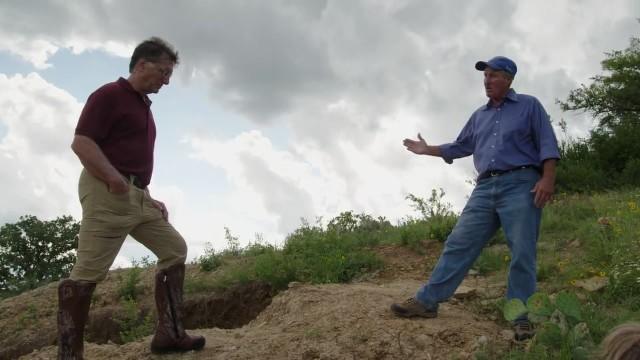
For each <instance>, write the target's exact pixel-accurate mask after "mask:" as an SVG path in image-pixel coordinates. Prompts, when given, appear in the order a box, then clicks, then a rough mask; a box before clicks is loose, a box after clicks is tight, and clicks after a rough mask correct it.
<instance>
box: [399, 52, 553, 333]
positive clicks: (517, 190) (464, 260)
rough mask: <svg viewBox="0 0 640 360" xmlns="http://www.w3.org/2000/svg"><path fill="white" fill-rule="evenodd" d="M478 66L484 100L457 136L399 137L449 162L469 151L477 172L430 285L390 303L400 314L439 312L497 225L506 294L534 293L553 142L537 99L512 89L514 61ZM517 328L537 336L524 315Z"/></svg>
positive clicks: (427, 315)
mask: <svg viewBox="0 0 640 360" xmlns="http://www.w3.org/2000/svg"><path fill="white" fill-rule="evenodd" d="M475 68H476V69H477V70H480V71H483V72H484V87H485V92H486V95H487V97H488V98H489V101H488V102H487V104H485V105H482V106H481V107H480V108H479V109H477V110H476V111H475V112H474V113H473V114H472V115H471V118H470V119H469V121H468V122H467V124H466V125H465V126H464V128H463V129H462V131H461V132H460V135H459V136H458V138H457V139H456V140H455V141H454V142H452V143H448V144H443V145H439V146H433V145H428V144H427V143H426V142H425V140H424V139H423V138H422V136H421V135H420V134H418V139H417V140H411V139H405V140H404V146H405V147H406V148H407V150H409V151H411V152H413V153H415V154H419V155H431V156H438V157H441V158H443V159H444V161H445V162H447V163H449V164H450V163H452V162H453V159H458V158H462V157H466V156H469V155H473V163H474V165H475V168H476V170H477V171H478V174H479V176H478V178H477V182H476V187H475V188H474V190H473V192H472V193H471V196H470V198H469V201H468V202H467V204H466V206H465V208H464V210H463V211H462V213H461V214H460V217H459V219H458V222H457V224H456V226H455V227H454V229H453V231H452V232H451V234H450V235H449V237H448V238H447V241H446V242H445V246H444V250H443V252H442V254H441V256H440V259H439V260H438V264H437V265H436V267H435V268H434V270H433V272H432V273H431V277H430V278H429V281H428V282H427V284H425V285H424V286H422V287H421V288H420V289H419V290H418V292H417V293H416V295H415V296H414V297H411V298H410V299H408V300H406V301H405V302H403V303H396V304H393V305H391V311H393V313H395V314H396V315H398V316H401V317H424V318H433V317H436V316H437V314H438V303H440V302H444V301H446V300H447V299H449V298H450V297H451V296H452V295H453V294H454V292H455V290H456V289H457V287H458V286H459V285H460V283H461V282H462V280H463V278H464V277H465V275H466V274H467V272H468V271H469V268H470V267H471V265H472V264H473V263H474V261H475V260H476V258H477V257H478V256H479V255H480V252H481V251H482V248H483V247H484V246H485V244H486V243H487V242H488V241H489V239H490V238H491V237H492V236H493V235H494V234H495V232H496V231H497V230H498V228H499V227H502V229H503V231H504V233H505V236H506V239H507V245H508V246H509V249H510V250H511V264H510V266H509V278H508V284H507V285H508V286H507V294H506V295H507V299H514V298H516V299H520V300H522V301H523V302H525V303H526V301H527V299H528V298H529V297H530V296H531V295H532V294H533V293H534V292H535V290H536V242H537V239H538V231H539V227H540V217H541V214H542V208H543V207H544V206H545V204H546V203H547V202H548V201H549V200H550V199H551V196H552V194H553V192H554V186H555V166H556V161H557V160H558V159H559V158H560V153H559V151H558V143H557V140H556V137H555V134H554V132H553V128H552V127H551V123H550V121H549V116H548V115H547V113H546V111H545V110H544V108H543V107H542V105H541V104H540V102H539V101H538V99H536V98H535V97H533V96H530V95H524V94H516V92H515V91H514V90H513V89H511V83H512V82H513V78H514V76H515V75H516V72H517V67H516V64H515V63H514V62H513V61H512V60H511V59H509V58H506V57H504V56H496V57H494V58H492V59H491V60H489V61H478V62H477V63H476V66H475ZM514 330H515V338H516V340H524V339H528V338H530V337H532V336H533V335H534V332H533V328H532V326H531V323H530V322H529V320H528V319H527V316H526V315H524V316H522V317H521V318H519V319H517V320H516V321H515V322H514Z"/></svg>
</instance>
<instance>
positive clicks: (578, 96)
mask: <svg viewBox="0 0 640 360" xmlns="http://www.w3.org/2000/svg"><path fill="white" fill-rule="evenodd" d="M606 56H607V59H605V60H603V61H602V69H603V70H605V71H607V72H609V74H607V75H596V76H594V77H593V78H592V79H593V83H592V84H591V85H589V86H586V85H584V84H582V86H581V87H580V88H579V89H575V90H572V91H571V92H570V93H569V96H568V98H567V101H566V102H562V101H559V103H560V106H561V107H562V109H563V110H564V111H569V110H584V111H587V112H590V113H591V114H593V115H594V117H595V118H596V119H598V120H599V127H601V128H609V127H610V126H612V125H615V124H619V123H620V122H624V121H637V120H638V119H639V118H640V38H631V44H630V45H629V47H628V48H627V49H625V50H618V51H613V52H611V53H607V54H606Z"/></svg>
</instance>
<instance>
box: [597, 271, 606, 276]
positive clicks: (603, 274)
mask: <svg viewBox="0 0 640 360" xmlns="http://www.w3.org/2000/svg"><path fill="white" fill-rule="evenodd" d="M598 275H600V276H602V277H605V276H607V273H606V272H604V271H600V272H599V273H598Z"/></svg>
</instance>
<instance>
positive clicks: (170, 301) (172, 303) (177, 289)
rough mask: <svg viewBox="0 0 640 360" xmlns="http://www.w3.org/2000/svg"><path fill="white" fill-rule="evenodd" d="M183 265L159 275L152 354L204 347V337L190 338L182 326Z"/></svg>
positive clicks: (159, 272)
mask: <svg viewBox="0 0 640 360" xmlns="http://www.w3.org/2000/svg"><path fill="white" fill-rule="evenodd" d="M183 283H184V264H178V265H173V266H170V267H168V268H167V269H164V270H160V271H158V273H157V274H156V306H157V308H158V323H157V325H156V333H155V335H153V339H152V340H151V352H153V353H166V352H174V351H190V350H200V349H202V348H203V347H204V343H205V339H204V337H202V336H190V335H188V334H187V333H186V332H185V331H184V327H183V325H182V317H183V310H182V285H183Z"/></svg>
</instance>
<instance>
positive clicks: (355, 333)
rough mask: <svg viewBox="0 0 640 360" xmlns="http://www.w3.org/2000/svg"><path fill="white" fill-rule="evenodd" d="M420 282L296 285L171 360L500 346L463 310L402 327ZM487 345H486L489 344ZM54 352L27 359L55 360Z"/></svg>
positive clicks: (137, 355) (495, 333) (488, 326)
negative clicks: (396, 307) (405, 306)
mask: <svg viewBox="0 0 640 360" xmlns="http://www.w3.org/2000/svg"><path fill="white" fill-rule="evenodd" d="M419 285H420V282H418V281H415V280H399V281H394V282H390V283H386V284H375V283H358V284H346V285H345V284H340V285H336V284H332V285H303V284H293V287H292V288H290V289H289V290H288V291H286V292H283V293H281V294H280V295H278V296H276V297H275V298H274V299H273V301H272V303H271V305H269V306H268V307H267V308H266V309H265V311H263V312H262V313H261V314H260V315H259V316H258V317H257V318H256V319H255V320H253V321H252V322H251V323H249V324H248V325H247V326H244V327H242V328H238V329H228V330H225V329H202V330H197V331H192V332H193V333H197V334H201V335H204V336H205V337H206V338H207V345H206V346H205V348H204V349H203V350H202V351H199V352H192V353H188V354H183V355H179V354H175V355H170V356H167V357H166V358H167V359H172V358H181V359H407V358H417V359H448V358H452V357H455V356H458V357H459V358H462V359H466V358H470V357H471V354H472V353H473V351H474V350H477V349H478V347H479V346H482V344H483V343H484V342H485V341H487V339H493V340H489V341H495V343H492V346H506V343H507V342H506V341H505V340H502V343H500V340H496V339H500V332H501V331H502V330H503V329H502V328H501V327H500V326H498V325H496V323H494V322H492V321H489V320H486V319H483V318H481V317H479V316H478V315H474V314H473V313H471V312H469V311H468V310H467V309H465V307H464V306H463V305H462V304H443V306H442V307H441V311H440V316H439V317H438V318H435V319H417V320H407V319H400V318H397V317H395V316H393V314H391V312H390V311H389V310H388V308H389V304H391V303H392V302H394V301H398V300H401V299H404V298H406V297H407V296H409V295H410V294H412V293H413V292H414V291H415V289H416V288H417V287H418V286H419ZM483 339H484V340H483ZM150 340H151V339H150V337H148V338H146V339H143V340H141V341H138V342H135V343H129V344H126V345H122V346H116V345H113V344H108V345H95V344H87V346H86V349H85V353H86V357H87V358H88V359H152V358H153V356H152V354H151V353H150V352H149V349H148V347H149V345H148V344H149V341H150ZM55 350H56V349H55V347H48V348H44V349H42V350H40V351H37V352H35V353H32V354H29V355H28V356H25V357H23V359H50V358H52V357H53V356H54V355H55Z"/></svg>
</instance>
